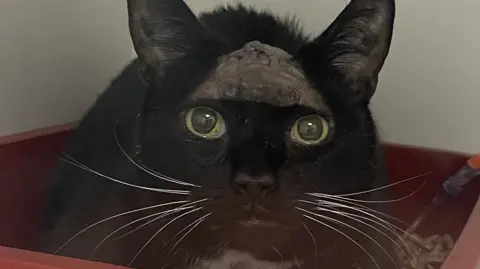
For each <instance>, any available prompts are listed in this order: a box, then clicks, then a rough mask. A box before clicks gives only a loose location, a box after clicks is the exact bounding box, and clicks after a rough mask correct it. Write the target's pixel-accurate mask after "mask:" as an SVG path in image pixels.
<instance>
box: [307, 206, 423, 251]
mask: <svg viewBox="0 0 480 269" xmlns="http://www.w3.org/2000/svg"><path fill="white" fill-rule="evenodd" d="M316 210H318V211H325V212H330V213H333V214H337V215H340V216H343V217H346V218H349V219H352V220H354V221H356V222H359V223H361V224H363V225H365V226H368V227H370V228H372V229H374V230H375V231H377V232H379V233H380V234H382V235H383V236H385V237H386V238H388V239H389V240H390V241H392V243H393V244H395V245H396V246H397V247H398V248H399V249H401V250H403V248H402V247H401V246H400V244H398V242H397V241H396V240H394V239H393V238H392V237H391V236H390V235H388V234H387V233H385V232H384V231H382V230H380V229H379V228H377V227H375V226H373V225H371V224H369V223H367V222H365V221H362V220H360V219H365V220H368V221H371V222H373V223H375V224H377V225H379V226H381V227H383V228H385V229H387V230H389V231H390V232H392V233H393V234H394V235H395V236H396V237H397V238H399V239H401V240H402V238H401V237H400V235H399V234H398V233H397V232H396V231H395V230H393V229H392V228H390V227H388V226H386V225H384V224H382V223H379V222H378V221H375V220H371V219H369V218H367V217H365V216H361V215H357V214H352V213H347V212H343V211H340V210H331V209H326V208H322V207H317V208H316ZM405 246H408V245H407V244H406V242H405ZM410 254H411V255H413V253H410ZM405 255H408V254H407V253H405Z"/></svg>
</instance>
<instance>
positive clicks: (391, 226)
mask: <svg viewBox="0 0 480 269" xmlns="http://www.w3.org/2000/svg"><path fill="white" fill-rule="evenodd" d="M298 201H299V202H304V203H307V204H311V205H316V206H322V205H331V206H333V208H336V207H340V208H345V209H350V210H353V211H356V212H359V213H362V214H365V215H367V216H369V217H371V218H373V219H376V220H377V221H379V222H380V223H384V225H385V226H383V225H382V227H385V229H387V230H388V231H390V232H392V233H393V234H395V235H396V236H397V237H399V238H400V240H402V243H403V244H405V246H407V247H408V244H407V243H406V242H405V240H404V239H403V238H402V237H401V235H400V233H398V232H396V231H395V229H396V230H397V231H400V232H402V233H405V230H404V229H402V228H400V227H399V226H397V225H395V224H393V223H391V222H388V221H386V220H384V219H382V218H380V217H378V216H376V215H374V214H371V213H369V212H367V211H366V210H362V209H360V208H357V207H354V206H348V205H345V204H342V203H336V202H331V201H321V200H319V201H317V203H315V202H312V201H307V200H298ZM344 213H345V214H351V213H348V212H344ZM355 215H356V214H355ZM356 216H358V217H361V218H364V219H366V220H370V221H373V220H371V219H370V218H367V217H363V216H360V215H356ZM379 222H377V224H379V225H380V223H379ZM412 238H413V237H412ZM414 240H416V239H414ZM418 242H419V243H420V244H423V243H422V242H420V241H418ZM408 250H409V252H411V250H410V249H408Z"/></svg>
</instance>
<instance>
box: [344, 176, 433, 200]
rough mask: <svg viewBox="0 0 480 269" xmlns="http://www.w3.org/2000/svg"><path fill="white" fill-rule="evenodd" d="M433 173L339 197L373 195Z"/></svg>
mask: <svg viewBox="0 0 480 269" xmlns="http://www.w3.org/2000/svg"><path fill="white" fill-rule="evenodd" d="M431 173H432V172H428V173H424V174H421V175H417V176H413V177H409V178H407V179H404V180H401V181H398V182H395V183H392V184H389V185H386V186H382V187H379V188H375V189H371V190H366V191H360V192H354V193H347V194H339V195H337V196H340V197H349V196H354V195H359V194H365V193H371V192H375V191H379V190H383V189H387V188H390V187H393V186H396V185H399V184H402V183H405V182H408V181H411V180H414V179H417V178H421V177H424V176H426V175H429V174H431Z"/></svg>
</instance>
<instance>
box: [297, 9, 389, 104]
mask: <svg viewBox="0 0 480 269" xmlns="http://www.w3.org/2000/svg"><path fill="white" fill-rule="evenodd" d="M394 18H395V1H394V0H351V1H350V3H349V4H348V5H347V6H346V7H345V9H344V10H343V11H342V12H341V13H340V15H339V16H338V17H337V18H336V19H335V20H334V22H333V23H332V24H331V25H330V26H329V27H328V28H327V29H326V30H325V31H324V32H323V33H322V34H321V35H320V36H318V37H317V38H315V39H314V40H313V41H312V42H311V43H309V44H307V45H306V46H305V47H303V48H302V49H301V50H300V51H299V54H298V55H297V57H296V58H298V59H299V60H300V61H301V62H303V63H304V64H305V66H306V67H307V69H310V70H309V71H310V72H315V73H318V72H322V73H324V74H323V75H325V73H327V76H328V79H335V81H341V82H342V84H345V85H348V87H349V90H350V91H353V92H352V93H353V94H354V95H355V97H356V98H355V99H361V100H365V101H368V100H370V98H371V97H372V96H373V94H374V93H375V90H376V87H377V81H378V74H379V72H380V70H381V69H382V66H383V63H384V61H385V59H386V57H387V54H388V51H389V48H390V42H391V39H392V32H393V24H394ZM325 64H326V65H327V66H326V68H327V69H326V70H325ZM315 75H320V74H315Z"/></svg>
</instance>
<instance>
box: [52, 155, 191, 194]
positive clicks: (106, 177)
mask: <svg viewBox="0 0 480 269" xmlns="http://www.w3.org/2000/svg"><path fill="white" fill-rule="evenodd" d="M70 158H71V157H70ZM60 159H62V160H63V161H64V162H67V163H69V164H71V165H74V166H76V167H78V168H81V169H83V170H85V171H87V172H90V173H93V174H95V175H97V176H100V177H103V178H105V179H108V180H111V181H113V182H115V183H119V184H122V185H125V186H129V187H133V188H137V189H141V190H147V191H153V192H160V193H169V194H179V195H190V191H183V190H170V189H158V188H150V187H145V186H139V185H135V184H131V183H127V182H123V181H121V180H118V179H115V178H112V177H109V176H107V175H104V174H102V173H100V172H97V171H95V170H93V169H91V168H89V167H88V166H86V165H81V164H80V163H74V162H72V161H69V160H66V159H63V158H60Z"/></svg>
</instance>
